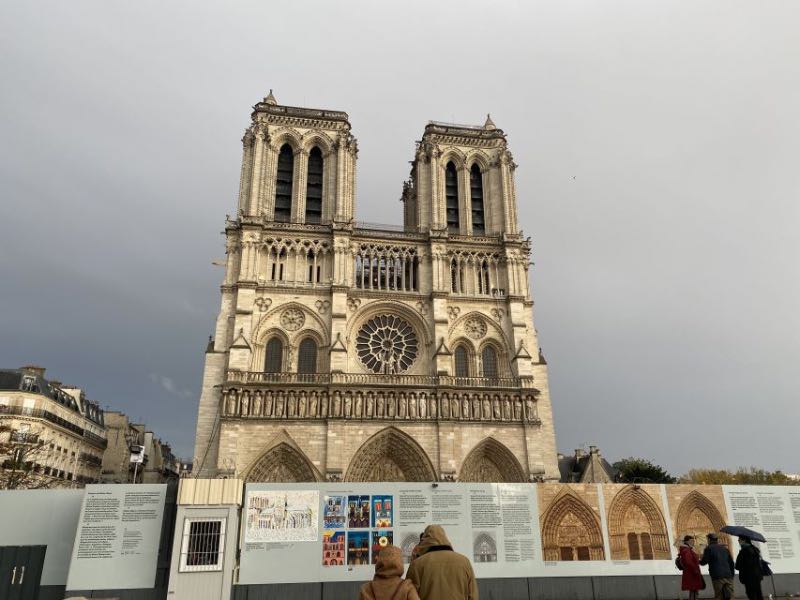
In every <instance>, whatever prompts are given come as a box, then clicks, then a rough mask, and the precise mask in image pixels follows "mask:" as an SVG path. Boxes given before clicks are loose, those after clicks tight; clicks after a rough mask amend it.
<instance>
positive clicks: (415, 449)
mask: <svg viewBox="0 0 800 600" xmlns="http://www.w3.org/2000/svg"><path fill="white" fill-rule="evenodd" d="M345 481H436V471H435V470H434V468H433V464H431V461H430V459H429V458H428V456H427V455H426V454H425V451H424V450H423V449H422V448H421V447H420V446H419V444H417V442H415V441H414V439H413V438H412V437H411V436H409V435H408V434H406V433H403V432H402V431H400V430H399V429H396V428H394V427H387V428H386V429H384V430H382V431H380V432H378V433H376V434H375V435H373V436H372V437H371V438H369V439H368V440H367V441H366V442H364V444H363V445H362V446H361V448H359V449H358V450H357V451H356V453H355V455H354V456H353V459H352V460H351V461H350V466H349V467H348V468H347V474H346V475H345Z"/></svg>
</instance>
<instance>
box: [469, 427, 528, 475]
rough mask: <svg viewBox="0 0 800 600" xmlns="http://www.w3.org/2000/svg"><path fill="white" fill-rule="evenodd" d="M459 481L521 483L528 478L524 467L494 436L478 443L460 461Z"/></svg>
mask: <svg viewBox="0 0 800 600" xmlns="http://www.w3.org/2000/svg"><path fill="white" fill-rule="evenodd" d="M458 480H459V481H470V482H483V483H514V482H518V483H522V482H525V481H527V480H528V478H527V476H526V475H525V469H523V468H522V465H521V464H520V463H519V461H518V460H517V458H516V457H515V456H514V455H513V454H512V453H511V451H510V450H509V449H508V448H506V447H505V446H504V445H503V444H501V443H500V442H498V441H497V440H496V439H494V438H491V437H489V438H486V439H485V440H483V441H482V442H480V443H478V445H477V446H475V447H474V448H473V449H472V450H471V451H470V453H469V454H468V455H467V457H466V458H465V459H464V462H463V463H461V471H460V472H459V474H458Z"/></svg>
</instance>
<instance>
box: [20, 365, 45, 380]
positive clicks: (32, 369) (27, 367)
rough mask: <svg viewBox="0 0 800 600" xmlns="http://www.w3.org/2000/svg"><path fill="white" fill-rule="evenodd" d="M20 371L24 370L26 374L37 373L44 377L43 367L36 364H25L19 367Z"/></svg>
mask: <svg viewBox="0 0 800 600" xmlns="http://www.w3.org/2000/svg"><path fill="white" fill-rule="evenodd" d="M20 371H23V372H25V374H26V375H38V376H39V377H44V371H45V369H44V367H40V366H37V365H25V366H24V367H21V368H20Z"/></svg>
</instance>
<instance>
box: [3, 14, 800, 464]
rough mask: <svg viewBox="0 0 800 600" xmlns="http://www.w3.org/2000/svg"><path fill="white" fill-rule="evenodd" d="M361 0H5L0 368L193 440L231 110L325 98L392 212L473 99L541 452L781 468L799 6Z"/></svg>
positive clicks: (229, 158) (241, 122)
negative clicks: (515, 248)
mask: <svg viewBox="0 0 800 600" xmlns="http://www.w3.org/2000/svg"><path fill="white" fill-rule="evenodd" d="M385 4H387V3H363V4H355V3H353V4H347V3H309V2H303V3H293V4H288V5H287V4H285V3H282V4H277V3H247V4H245V3H236V4H233V3H225V4H207V5H204V6H203V5H201V4H199V3H195V2H192V3H182V2H171V3H155V2H153V3H146V2H145V3H142V2H139V3H135V4H131V3H117V2H73V3H56V2H51V3H37V2H26V3H10V2H7V3H4V4H3V5H2V7H0V19H2V22H3V23H4V27H3V32H2V34H0V85H2V93H0V108H2V117H0V194H1V196H0V281H1V283H0V285H2V293H0V336H2V342H3V343H2V344H0V367H15V366H19V365H21V364H23V363H29V362H35V363H39V364H43V365H45V366H47V367H48V369H49V372H50V374H51V375H52V376H53V377H54V378H58V379H61V380H64V381H65V382H69V383H73V384H76V385H80V386H83V387H85V388H86V389H87V392H88V394H89V396H90V397H91V398H94V399H95V400H98V401H99V402H100V403H101V404H103V405H106V404H108V405H110V406H112V407H114V408H115V409H120V410H123V411H125V412H127V413H128V414H130V415H131V416H132V417H134V418H136V419H143V420H145V421H146V422H147V423H148V424H150V425H151V427H152V428H153V429H154V430H155V431H156V432H157V434H159V435H161V436H163V437H165V438H167V439H168V440H170V441H172V442H173V443H174V444H175V446H176V448H177V450H178V451H179V452H180V453H181V454H182V455H185V456H190V455H191V452H192V443H193V436H194V421H195V410H196V397H197V394H198V393H199V390H200V384H201V375H202V361H203V351H204V348H205V342H206V339H207V335H208V334H209V333H210V332H211V331H212V330H213V326H214V320H215V318H216V311H217V309H218V305H219V296H218V294H219V292H218V285H219V283H220V279H221V276H222V272H221V269H219V268H218V267H213V266H211V264H210V263H211V261H212V260H214V259H216V258H219V257H220V256H221V255H222V252H223V246H222V239H221V237H220V236H219V232H220V230H221V228H222V224H223V218H224V215H225V213H232V212H234V211H235V198H236V193H237V189H236V188H237V185H238V178H239V173H238V169H239V160H240V158H241V146H240V143H239V138H240V137H241V134H242V131H243V129H244V127H245V126H246V125H247V123H248V120H249V112H250V107H251V106H252V104H254V103H255V102H256V101H257V100H259V99H260V98H261V97H262V96H263V95H264V94H265V93H266V92H267V90H268V88H270V87H272V88H274V89H275V93H276V96H277V98H278V100H279V101H280V102H282V103H285V104H293V105H309V106H314V107H323V108H333V109H342V110H346V111H348V112H349V114H350V117H351V122H352V123H353V130H354V133H355V135H356V137H358V139H359V147H360V154H359V162H358V190H357V202H358V208H357V214H358V218H360V219H363V220H367V221H381V222H386V221H393V222H395V223H397V222H399V221H400V219H401V214H400V204H399V202H398V198H399V195H400V189H401V183H402V181H403V180H404V179H405V178H406V177H407V175H408V160H409V159H411V158H412V152H413V142H414V140H415V139H418V138H419V136H420V135H421V132H422V128H423V126H424V124H425V123H426V121H427V120H428V119H438V120H447V121H456V122H468V123H470V122H471V123H482V122H483V120H484V118H485V114H486V113H487V112H491V113H492V117H493V119H494V121H495V122H496V123H497V125H498V126H499V127H502V128H503V129H505V131H506V132H507V133H508V135H509V142H510V145H511V149H512V151H513V152H514V156H515V159H516V161H517V162H518V163H519V165H520V166H519V169H518V170H517V190H518V198H519V203H520V215H521V223H522V225H523V227H524V229H525V232H526V234H528V235H531V236H532V237H533V242H534V260H535V261H536V266H535V267H534V268H533V270H532V275H533V277H532V281H533V290H534V294H535V299H536V319H537V321H536V322H537V326H538V328H539V332H540V339H541V343H542V345H543V346H544V350H545V354H546V356H547V358H548V361H549V363H550V367H551V389H552V396H553V404H554V410H555V416H556V431H557V437H558V442H559V447H560V448H561V449H562V450H570V449H571V448H573V447H575V446H577V445H579V444H581V443H597V444H598V445H600V447H601V448H602V449H603V450H604V452H605V454H606V455H607V456H609V457H611V458H614V457H621V456H625V455H631V454H634V455H643V456H648V457H651V458H653V459H654V460H656V461H658V462H661V463H663V464H665V465H666V466H667V467H668V468H670V469H672V470H674V471H677V472H681V471H683V470H685V469H687V468H688V467H690V466H692V465H720V466H736V465H739V464H746V465H749V464H758V465H763V466H766V467H771V468H778V467H780V468H783V469H785V470H789V471H795V472H796V471H799V470H800V467H799V466H798V464H797V462H796V458H794V455H796V452H795V450H794V448H793V446H792V444H791V442H792V441H793V440H794V439H796V435H797V433H796V424H797V422H798V417H800V409H798V402H797V397H798V394H797V384H796V382H795V377H794V372H795V371H796V367H795V365H796V364H797V362H798V359H800V347H799V345H800V342H799V341H798V340H800V335H799V334H798V330H799V329H800V328H799V327H798V325H800V323H798V316H797V309H796V307H797V306H798V305H800V284H799V283H798V276H797V275H798V273H797V267H796V260H797V256H798V255H800V242H798V236H797V234H796V230H797V228H798V224H799V223H798V222H799V221H800V219H799V218H798V217H800V215H798V202H797V193H798V190H800V169H797V165H796V163H797V157H798V156H800V120H798V119H797V111H796V107H797V106H798V104H800V71H798V69H797V68H796V64H797V58H798V53H799V52H800V42H798V38H797V36H796V28H795V23H796V22H797V19H798V17H799V16H800V9H799V8H798V7H797V5H796V4H794V3H769V4H763V3H762V4H753V3H738V2H724V3H719V4H715V3H685V2H675V3H671V2H659V3H639V2H603V3H594V2H585V3H580V2H570V3H562V2H552V3H505V4H503V3H495V4H492V5H491V6H490V5H487V4H486V3H467V2H458V3H452V4H451V3H408V2H404V3H394V4H392V5H390V6H385ZM388 215H391V217H389V216H388ZM743 425H744V427H745V428H746V429H747V431H751V430H753V429H756V430H761V431H763V432H764V434H763V435H760V436H758V437H756V438H755V439H752V438H750V437H749V436H744V435H742V434H739V433H737V432H738V431H739V430H740V428H741V427H742V426H743Z"/></svg>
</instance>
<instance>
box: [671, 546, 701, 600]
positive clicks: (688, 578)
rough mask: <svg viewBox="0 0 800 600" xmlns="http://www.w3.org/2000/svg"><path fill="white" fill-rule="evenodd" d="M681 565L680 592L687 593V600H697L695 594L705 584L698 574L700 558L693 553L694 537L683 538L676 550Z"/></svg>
mask: <svg viewBox="0 0 800 600" xmlns="http://www.w3.org/2000/svg"><path fill="white" fill-rule="evenodd" d="M678 558H679V559H680V563H681V570H682V571H683V575H682V576H681V590H684V591H688V592H689V600H697V592H699V591H700V590H704V589H705V587H706V582H705V580H704V579H703V574H702V573H701V572H700V557H699V556H697V554H696V553H695V551H694V537H692V536H691V535H687V536H684V538H683V543H682V544H681V547H680V549H679V550H678Z"/></svg>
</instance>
